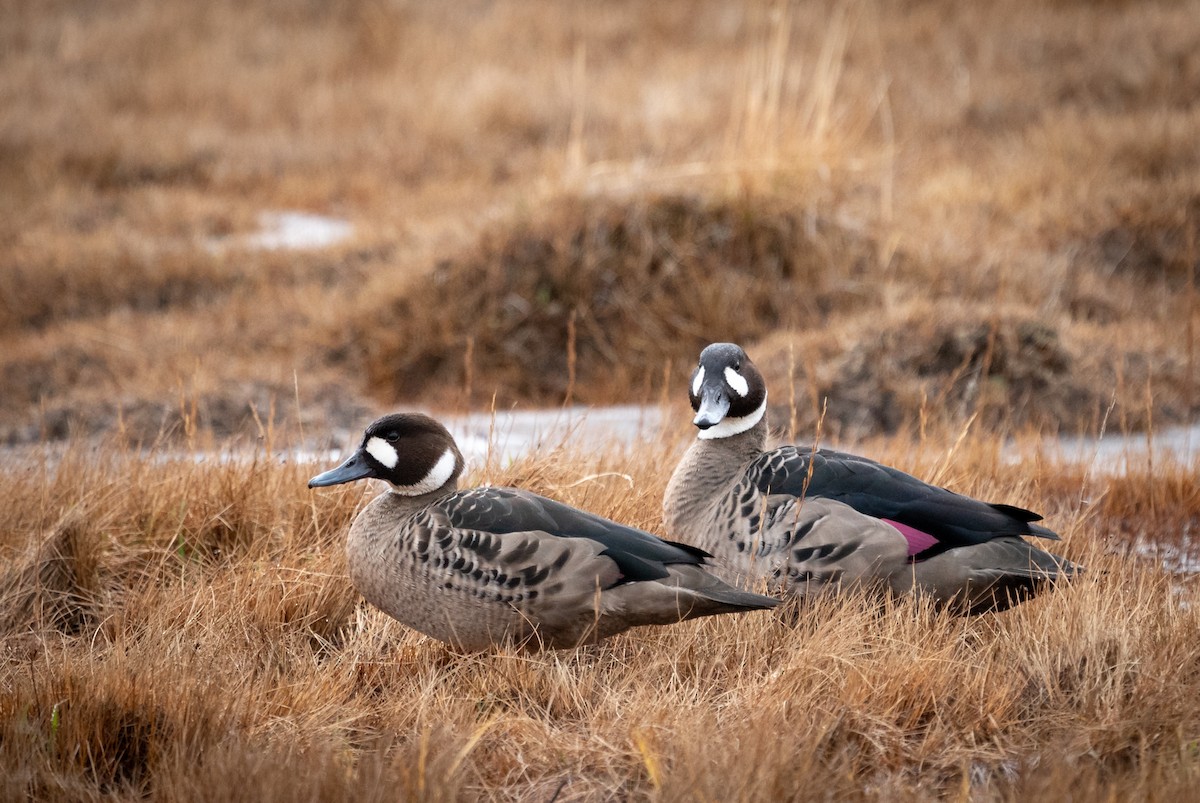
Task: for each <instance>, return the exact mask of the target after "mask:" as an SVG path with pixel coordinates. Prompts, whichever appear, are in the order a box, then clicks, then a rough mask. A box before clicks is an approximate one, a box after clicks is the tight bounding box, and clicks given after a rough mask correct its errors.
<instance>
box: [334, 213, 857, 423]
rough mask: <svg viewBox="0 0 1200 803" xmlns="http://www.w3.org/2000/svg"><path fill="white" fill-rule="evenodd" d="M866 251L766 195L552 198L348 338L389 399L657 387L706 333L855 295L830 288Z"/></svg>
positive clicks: (759, 328)
mask: <svg viewBox="0 0 1200 803" xmlns="http://www.w3.org/2000/svg"><path fill="white" fill-rule="evenodd" d="M874 254H875V247H874V246H873V245H872V244H871V243H870V242H868V241H866V240H865V239H863V238H862V237H856V236H854V235H852V234H850V233H849V232H846V231H844V230H842V229H840V228H838V227H836V226H833V225H831V224H830V223H828V222H827V221H821V220H818V219H813V218H811V217H810V218H807V219H806V218H804V217H802V216H800V215H798V214H797V213H796V212H795V211H794V210H792V209H790V208H789V207H788V205H786V204H783V203H780V202H778V201H774V202H772V201H771V200H769V199H753V200H750V201H746V202H742V203H737V202H708V201H705V200H702V199H699V198H692V197H681V196H676V197H663V198H652V199H645V200H633V201H631V202H626V203H614V202H604V201H597V202H572V201H571V200H570V199H568V200H566V201H565V202H564V203H563V204H561V205H560V206H559V208H558V209H556V210H555V211H554V212H553V213H551V217H550V218H549V219H547V220H540V221H539V222H538V223H537V224H534V225H530V224H526V225H519V226H518V227H517V228H516V229H515V230H510V228H509V227H507V226H506V227H505V228H504V229H503V230H501V231H497V232H495V233H489V234H487V235H485V236H484V237H483V238H482V240H481V242H480V245H479V247H478V249H477V250H476V251H475V252H474V253H470V254H468V255H465V256H463V257H461V258H452V259H448V260H446V261H444V262H443V263H441V264H439V265H438V267H437V268H436V269H435V271H434V272H433V273H432V275H430V276H428V277H426V278H425V279H424V280H423V281H421V282H420V283H417V284H415V285H411V286H404V285H401V286H400V287H399V288H397V289H396V290H395V291H393V292H392V293H388V294H383V293H381V294H379V295H378V296H377V298H376V299H375V301H377V302H378V306H377V310H376V311H375V312H374V314H369V315H363V316H361V317H360V318H359V319H357V320H356V321H354V322H353V324H352V326H351V327H350V332H349V337H350V338H351V340H352V341H354V342H359V343H364V344H370V346H369V348H368V349H367V350H366V352H365V354H364V356H365V360H364V362H363V364H361V365H360V366H358V367H359V370H360V371H361V372H363V373H365V374H366V376H367V377H368V378H369V380H370V382H371V384H372V386H374V387H376V388H378V389H380V390H382V391H383V392H384V393H385V394H387V395H390V396H393V397H398V398H413V397H416V396H418V395H424V394H427V393H428V390H427V387H428V386H429V385H431V384H432V385H433V386H435V387H441V388H445V389H448V390H453V391H459V390H460V389H462V391H463V392H465V394H466V402H467V403H468V404H470V403H471V402H472V401H473V400H472V399H471V396H470V394H471V391H472V390H473V388H472V387H471V385H477V386H478V387H479V388H480V389H481V390H483V392H484V393H486V394H488V395H489V396H490V394H491V393H493V392H495V393H497V394H498V401H500V402H501V403H507V402H510V401H513V400H518V399H530V400H535V401H553V400H560V399H562V398H563V397H564V395H567V394H573V395H575V396H576V397H578V398H580V399H582V400H584V401H587V400H604V401H611V400H613V399H614V398H615V397H614V395H613V393H612V390H613V388H614V387H616V388H629V387H637V386H645V385H646V384H647V383H657V381H658V379H659V377H658V376H657V375H656V374H658V373H659V372H660V367H661V366H663V365H666V364H669V363H670V362H672V361H674V362H676V363H682V364H686V363H688V362H690V361H691V360H693V359H694V358H695V355H696V354H697V353H699V349H701V348H703V347H704V346H705V345H706V344H707V343H708V342H709V340H708V339H706V338H708V337H709V335H708V333H712V332H720V333H723V336H725V337H729V338H734V339H738V340H752V339H755V338H758V337H761V336H763V335H764V334H766V333H767V332H770V331H773V330H775V329H777V328H779V327H793V326H797V325H799V324H800V323H801V322H802V321H805V320H807V321H810V322H815V321H819V320H822V318H823V317H824V315H825V314H826V313H828V312H829V311H830V309H832V308H835V307H837V306H839V304H842V305H844V304H846V303H847V299H852V300H854V301H857V302H861V300H862V299H861V298H860V297H859V296H862V295H864V294H869V293H870V290H869V289H867V288H863V289H862V290H861V292H859V293H850V292H847V291H846V288H845V286H846V285H849V284H852V283H856V282H857V281H858V277H861V276H862V274H863V273H864V271H865V266H866V264H867V263H869V262H872V261H874V258H875V256H874ZM392 296H395V297H392ZM731 299H736V300H737V301H736V303H734V304H730V303H728V301H729V300H731ZM376 332H387V333H388V336H387V337H385V338H378V337H376V336H375V334H374V333H376ZM534 365H536V366H537V370H530V366H534Z"/></svg>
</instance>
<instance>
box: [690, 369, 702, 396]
mask: <svg viewBox="0 0 1200 803" xmlns="http://www.w3.org/2000/svg"><path fill="white" fill-rule="evenodd" d="M703 384H704V366H703V365H701V366H700V367H699V368H697V369H696V378H695V379H693V380H692V395H693V396H699V395H700V386H701V385H703Z"/></svg>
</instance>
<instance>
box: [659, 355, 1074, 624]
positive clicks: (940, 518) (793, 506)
mask: <svg viewBox="0 0 1200 803" xmlns="http://www.w3.org/2000/svg"><path fill="white" fill-rule="evenodd" d="M689 398H690V400H691V404H692V409H693V411H694V412H695V418H694V419H693V423H694V424H695V425H696V427H697V429H698V430H699V432H698V433H697V437H696V440H695V442H694V443H693V444H692V445H691V446H690V447H689V449H688V450H687V452H686V454H685V455H684V457H683V459H682V460H681V461H680V463H679V465H678V466H677V467H676V469H675V471H674V473H673V475H672V476H671V479H670V482H669V483H668V485H667V490H666V494H665V496H664V501H663V515H664V520H665V526H666V531H667V536H668V537H671V538H678V539H681V540H687V541H688V542H689V543H693V544H695V545H696V546H699V547H700V548H702V549H705V550H708V551H710V552H712V553H713V554H715V555H716V556H717V557H718V558H720V559H722V560H723V561H725V562H727V563H728V564H729V565H730V566H731V567H733V568H735V569H737V570H738V571H740V572H741V573H743V574H746V575H749V576H752V577H766V578H767V579H768V580H769V582H770V584H771V586H772V587H773V588H776V589H779V590H786V591H787V592H788V593H792V594H798V595H801V596H803V595H809V594H815V593H820V592H822V591H825V590H827V589H830V588H835V587H841V586H847V585H863V586H874V587H881V588H883V589H887V590H889V591H891V592H895V593H901V594H903V593H909V592H921V593H924V594H927V595H928V596H930V597H931V598H932V599H933V600H934V601H935V602H936V603H938V604H942V605H946V606H949V607H951V608H953V609H954V610H956V611H959V612H965V613H980V612H983V611H989V610H1003V609H1006V608H1008V607H1010V606H1012V605H1014V604H1016V603H1018V602H1020V601H1022V600H1025V599H1028V598H1029V597H1031V596H1032V595H1034V594H1035V593H1036V592H1037V591H1039V590H1041V589H1043V588H1044V587H1046V586H1048V585H1051V584H1052V583H1053V582H1054V581H1056V580H1058V579H1060V578H1063V577H1068V576H1071V575H1073V574H1076V573H1077V572H1079V571H1080V569H1079V567H1077V566H1075V565H1074V564H1072V563H1071V562H1070V561H1067V560H1066V559H1064V558H1061V557H1059V556H1057V555H1053V554H1051V553H1049V552H1046V551H1044V550H1042V549H1040V548H1039V547H1037V546H1035V545H1034V544H1032V543H1030V542H1029V541H1026V540H1025V538H1026V537H1029V536H1033V537H1037V538H1043V539H1049V540H1059V537H1058V535H1057V534H1056V533H1054V532H1053V531H1052V530H1050V529H1048V528H1046V527H1044V526H1042V525H1041V524H1038V523H1037V522H1038V521H1040V520H1041V518H1042V517H1041V516H1039V515H1038V514H1036V513H1033V512H1031V511H1029V510H1024V509H1022V508H1019V507H1014V506H1012V505H1005V504H992V503H987V502H982V501H979V500H977V499H973V498H971V497H968V496H963V495H960V494H957V493H954V492H952V491H949V490H946V489H945V488H940V487H938V486H936V485H931V484H929V483H927V482H924V481H922V480H920V479H917V478H916V477H914V476H912V475H910V474H906V473H904V472H902V471H899V470H897V469H895V468H891V467H889V466H885V465H882V464H880V463H877V462H875V461H874V460H870V459H868V458H865V457H858V456H856V455H853V454H847V453H845V452H839V451H835V450H832V449H826V448H823V447H822V448H806V447H802V446H795V445H784V446H780V447H779V448H776V449H772V450H767V449H766V441H767V421H766V410H767V387H766V382H765V381H764V379H763V376H762V374H761V373H760V372H759V370H758V368H757V367H756V366H755V365H754V363H753V362H752V361H751V360H750V358H749V357H748V356H747V355H746V352H745V351H743V350H742V348H741V347H740V346H737V345H735V344H733V343H714V344H712V345H710V346H708V347H707V348H705V349H704V351H703V352H702V353H701V354H700V360H699V363H698V364H697V366H696V369H695V371H694V372H693V374H692V380H691V385H690V386H689Z"/></svg>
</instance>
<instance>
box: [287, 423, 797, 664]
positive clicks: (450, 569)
mask: <svg viewBox="0 0 1200 803" xmlns="http://www.w3.org/2000/svg"><path fill="white" fill-rule="evenodd" d="M463 469H464V461H463V456H462V452H461V451H460V450H459V448H458V445H457V444H456V443H455V441H454V438H453V436H452V435H451V434H450V432H449V431H448V430H447V429H446V427H445V426H443V425H442V424H441V423H439V422H438V421H436V420H435V419H433V418H431V417H429V416H427V415H424V414H422V413H412V412H409V413H395V414H391V415H386V416H384V417H382V418H380V419H378V420H377V421H374V422H373V423H371V424H370V425H369V426H368V427H367V428H366V431H365V432H364V433H363V436H362V441H361V443H360V444H359V446H358V448H357V449H356V450H355V451H354V452H353V453H352V454H351V455H350V456H349V457H348V458H347V459H346V460H345V461H344V462H342V463H341V464H340V465H338V466H337V467H335V468H332V469H330V470H328V471H325V472H323V473H321V474H318V475H317V476H315V477H313V478H312V479H311V480H309V482H308V486H309V488H323V487H327V486H332V485H339V484H342V483H347V482H353V481H355V480H360V479H368V478H374V479H379V480H383V481H385V482H386V483H387V485H388V488H387V490H386V491H385V492H384V493H382V494H380V495H378V496H376V497H375V498H374V499H373V500H371V502H370V503H368V504H367V506H366V507H365V508H363V510H362V511H361V512H360V513H359V514H358V516H357V517H356V518H355V519H354V522H353V523H352V524H351V526H350V530H349V533H348V535H347V538H346V555H347V559H348V565H349V572H350V578H351V580H352V582H353V583H354V586H355V587H356V588H357V589H358V591H359V592H360V593H361V594H362V595H363V597H364V598H365V599H366V600H367V601H368V602H369V603H370V604H371V605H373V606H375V607H376V608H379V609H380V610H382V611H383V612H384V613H386V614H387V615H389V616H391V617H392V618H393V619H396V620H397V621H399V622H400V623H401V624H404V625H406V626H408V627H410V628H413V629H414V630H417V631H420V632H421V633H424V634H425V635H427V636H430V637H432V638H434V639H437V640H439V641H441V642H444V643H446V644H448V645H450V646H452V647H455V648H458V649H462V650H467V651H479V650H485V649H488V648H490V647H493V646H498V645H501V644H515V645H518V646H521V647H530V648H532V649H540V648H547V649H561V648H569V647H575V646H580V645H583V644H585V643H592V642H596V641H599V640H601V639H604V638H607V637H609V636H612V635H614V634H616V633H620V632H622V631H624V630H627V629H629V628H632V627H639V626H643V625H666V624H673V623H675V622H681V621H684V620H687V619H694V618H696V617H701V616H712V615H716V614H725V613H740V612H746V611H754V610H765V609H769V608H772V607H774V606H775V605H777V604H778V603H779V600H777V599H775V598H773V597H768V596H763V595H760V594H755V593H752V592H749V591H743V590H740V589H737V588H734V587H733V586H730V585H728V584H726V583H725V582H723V581H722V580H720V579H719V578H718V577H716V576H715V575H713V574H712V573H710V572H709V571H708V570H707V569H706V568H705V567H706V565H707V564H708V563H709V562H710V560H711V557H712V556H711V555H709V554H708V553H707V552H705V551H704V550H702V549H699V548H697V547H694V546H690V545H687V544H682V543H673V542H671V541H664V540H662V539H660V538H657V537H656V536H654V535H652V534H650V533H648V532H644V531H642V530H638V529H635V528H633V527H626V526H624V525H622V524H618V523H617V522H614V521H610V520H609V519H606V518H603V517H601V516H598V515H595V514H593V513H589V512H586V511H584V510H579V509H577V508H574V507H571V506H569V505H566V504H564V503H562V502H558V501H555V500H553V499H550V498H547V497H544V496H539V495H538V494H535V493H532V492H530V491H527V490H523V489H519V488H505V487H490V486H485V487H478V488H469V489H462V490H460V489H459V488H458V481H459V479H460V478H461V477H462V474H463Z"/></svg>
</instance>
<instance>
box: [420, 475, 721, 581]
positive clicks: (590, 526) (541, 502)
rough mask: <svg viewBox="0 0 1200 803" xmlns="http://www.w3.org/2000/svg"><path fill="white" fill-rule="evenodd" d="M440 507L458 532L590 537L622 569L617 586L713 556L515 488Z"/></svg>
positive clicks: (466, 494) (469, 495)
mask: <svg viewBox="0 0 1200 803" xmlns="http://www.w3.org/2000/svg"><path fill="white" fill-rule="evenodd" d="M439 507H440V509H441V510H443V511H444V512H445V514H446V516H447V517H448V519H449V522H450V523H451V524H452V525H453V526H454V527H457V528H461V529H466V530H474V531H477V532H484V533H492V534H495V535H504V534H507V533H529V532H543V533H547V534H549V535H551V536H555V537H558V538H586V539H588V540H591V541H594V542H596V543H598V544H600V545H601V546H602V547H603V550H602V551H601V552H600V553H599V554H601V555H604V556H606V557H608V558H611V559H612V561H613V562H614V563H616V564H617V567H618V568H619V569H620V570H621V578H620V580H619V581H618V582H630V581H636V580H661V579H663V578H666V577H668V576H669V572H668V571H667V566H670V565H676V564H692V565H703V564H704V563H705V561H706V559H707V558H709V557H711V556H710V555H709V554H708V553H707V552H705V551H704V550H702V549H698V548H696V547H693V546H688V545H687V544H679V543H675V542H674V541H664V540H662V539H661V538H657V537H655V536H653V535H651V534H650V533H647V532H644V531H642V530H638V529H635V528H633V527H626V526H625V525H623V524H618V523H616V522H615V521H610V520H609V519H606V518H604V517H602V516H597V515H595V514H594V513H588V512H587V511H584V510H579V509H578V508H574V507H571V506H570V505H565V504H563V503H562V502H556V501H554V500H553V499H548V498H546V497H544V496H539V495H537V494H534V493H530V492H529V491H523V490H520V489H517V488H474V489H471V490H468V491H460V492H458V493H455V494H452V495H451V496H449V497H447V498H446V499H445V500H443V501H442V502H441V503H440V504H439Z"/></svg>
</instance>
